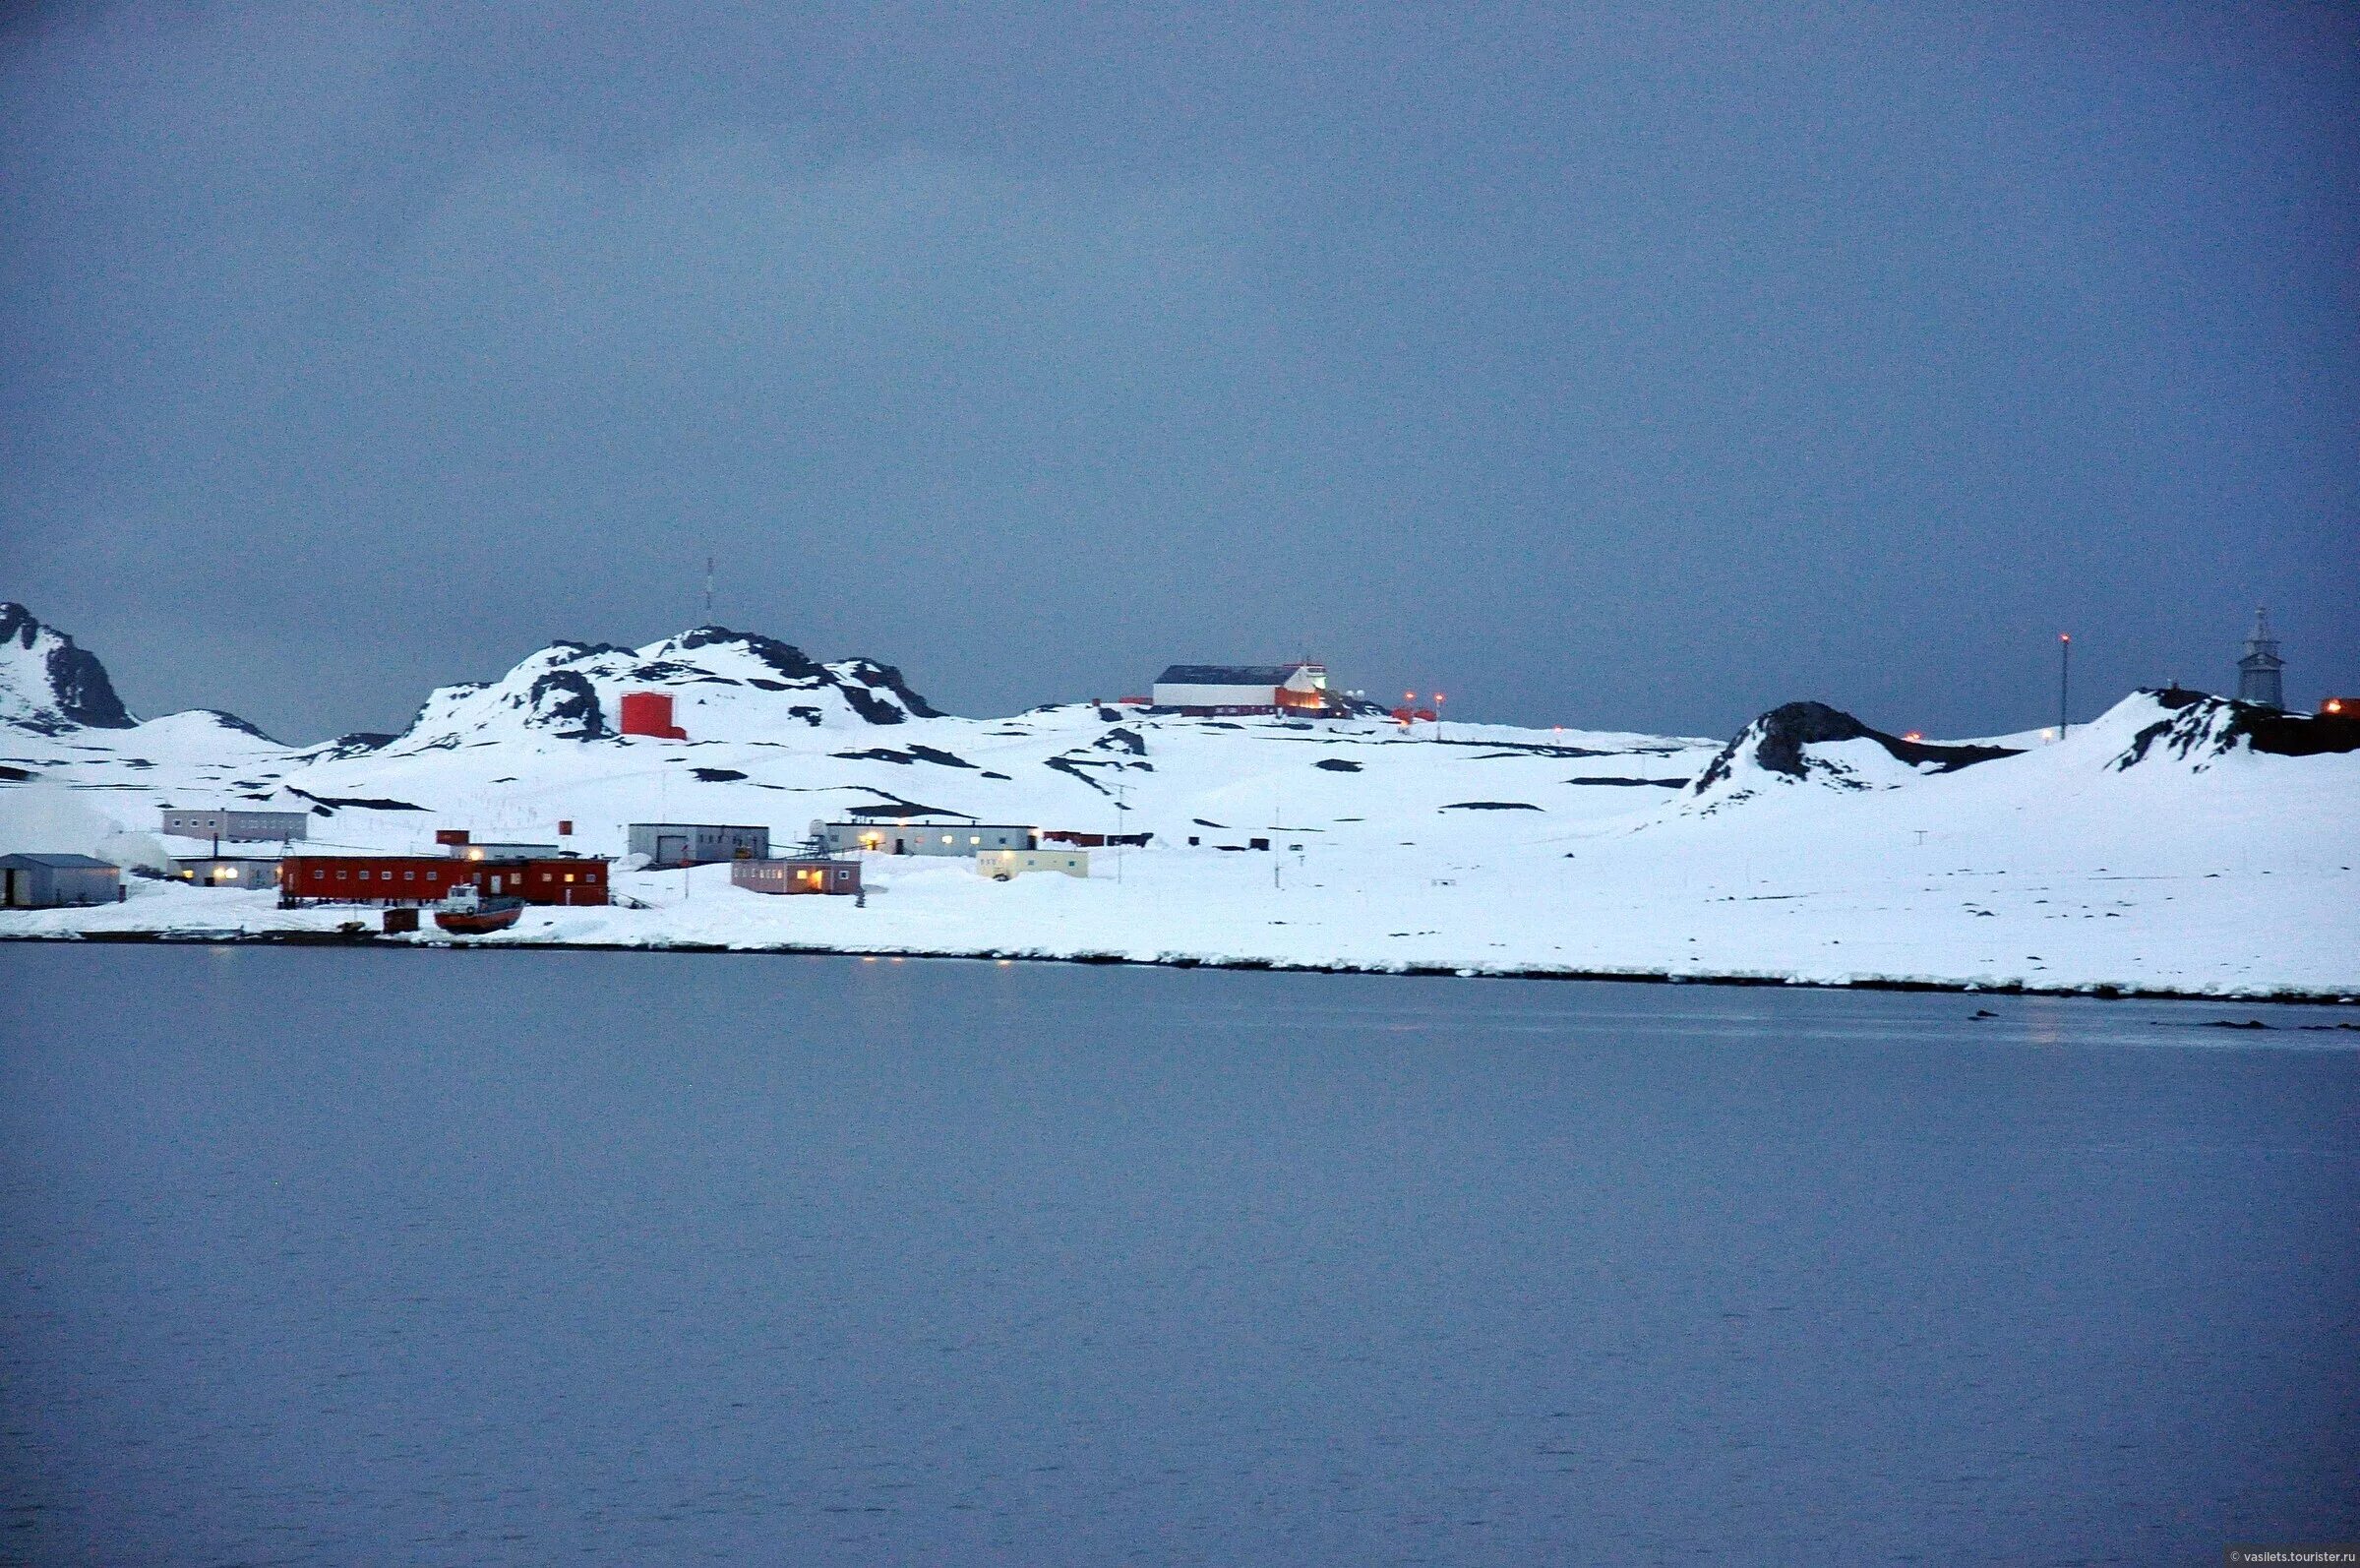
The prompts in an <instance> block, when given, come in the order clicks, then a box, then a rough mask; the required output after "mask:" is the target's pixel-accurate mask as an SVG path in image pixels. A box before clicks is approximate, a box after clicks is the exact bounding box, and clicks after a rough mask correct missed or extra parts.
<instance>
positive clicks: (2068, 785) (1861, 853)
mask: <svg viewBox="0 0 2360 1568" xmlns="http://www.w3.org/2000/svg"><path fill="white" fill-rule="evenodd" d="M25 619H26V622H27V623H30V618H29V617H28V618H25ZM30 626H31V627H32V631H31V633H30V640H27V641H26V642H25V644H24V645H25V647H26V649H27V650H28V651H30V650H34V649H44V648H45V649H54V648H56V647H61V646H66V647H70V643H68V642H66V640H65V639H63V638H62V637H59V636H57V634H55V633H49V632H48V631H47V629H44V628H40V627H38V624H37V623H30ZM15 634H16V635H19V636H22V635H23V633H15ZM75 651H76V652H77V653H78V654H79V650H75ZM80 657H81V658H83V659H88V657H89V656H88V655H87V654H82V655H80ZM51 662H52V661H51V660H49V659H48V658H47V657H46V655H44V656H43V657H42V658H41V659H39V660H37V661H32V663H31V664H30V665H29V664H28V663H26V662H25V661H20V663H19V664H17V665H13V666H10V667H9V669H8V671H7V672H6V673H7V674H8V678H9V679H10V680H12V681H22V680H23V679H24V677H23V675H22V671H23V670H25V669H27V668H29V667H30V668H37V669H38V670H39V671H40V672H41V673H42V677H43V679H44V680H47V679H48V677H47V671H48V669H49V667H50V663H51ZM78 668H82V667H78ZM104 679H105V678H104V672H103V671H102V670H98V669H96V666H95V661H94V660H92V661H91V663H90V665H89V666H88V667H87V668H82V673H81V674H80V676H79V677H78V680H79V682H80V685H79V686H77V687H76V688H75V690H77V691H79V692H81V693H84V694H85V695H83V696H81V697H80V698H78V699H77V704H74V705H70V704H68V703H67V702H66V701H65V700H64V699H63V698H61V696H60V695H59V694H58V689H57V688H56V687H55V685H54V684H50V685H42V686H39V687H37V688H33V689H26V690H19V689H14V688H12V689H11V691H10V692H9V693H7V694H4V695H0V700H5V701H6V702H7V703H9V704H10V705H9V706H7V707H5V708H4V709H0V712H5V713H6V714H8V715H10V716H11V717H9V718H7V719H0V737H6V738H11V739H13V743H14V744H11V745H8V746H6V747H5V748H0V750H4V751H5V755H0V766H5V767H7V768H8V769H9V770H10V772H9V774H8V775H7V776H8V777H10V778H12V779H15V780H16V781H17V785H16V787H14V788H11V789H5V790H0V849H53V850H55V849H70V850H85V851H89V850H91V849H93V848H96V847H98V846H100V845H101V844H111V845H112V853H113V854H114V855H115V856H116V858H119V859H130V858H137V857H134V856H129V855H127V854H126V853H125V845H126V844H127V843H133V842H136V840H137V838H138V836H139V835H141V834H143V833H146V832H148V831H149V830H151V829H152V828H153V826H154V824H155V812H156V810H157V809H158V808H159V807H161V806H163V805H166V804H170V805H175V806H210V805H248V804H251V805H255V806H262V807H270V808H282V809H283V808H295V809H302V810H305V811H308V812H310V813H311V814H312V818H313V835H314V839H315V841H316V842H320V843H325V844H341V845H350V846H354V847H357V848H368V849H381V850H412V849H426V848H428V847H429V846H430V845H431V843H432V840H433V836H434V831H435V830H436V829H437V828H441V827H468V828H471V829H474V830H475V831H476V832H477V834H478V835H479V836H483V837H498V838H524V837H531V838H546V837H548V836H550V835H551V834H552V833H553V831H554V828H555V824H556V823H557V822H559V821H560V820H571V821H572V822H573V823H574V824H575V838H574V840H573V842H574V844H575V846H576V847H577V848H579V849H581V850H584V851H586V852H592V853H606V854H618V855H619V854H621V853H622V851H623V849H624V847H625V836H624V835H625V825H626V824H627V823H629V822H632V821H645V820H659V819H660V820H681V821H703V822H751V823H761V824H765V825H768V826H769V827H771V828H772V830H773V836H774V838H776V839H779V840H782V841H791V840H793V839H795V838H798V837H800V836H801V835H802V833H803V831H804V830H805V828H806V826H807V824H808V823H810V822H811V821H813V820H814V819H816V818H821V817H842V816H845V815H847V814H869V815H875V814H886V815H892V814H911V815H917V814H930V813H931V814H948V815H956V816H961V817H966V818H970V819H975V820H984V821H999V822H1021V823H1029V824H1034V825H1037V826H1041V827H1045V828H1067V829H1077V830H1082V831H1096V832H1108V831H1122V832H1133V833H1135V832H1148V833H1152V834H1153V835H1154V838H1153V840H1152V842H1151V843H1150V844H1149V846H1148V847H1147V848H1145V849H1144V850H1138V849H1134V850H1129V851H1126V852H1123V853H1122V854H1121V855H1119V856H1117V855H1116V854H1115V853H1114V852H1111V851H1102V852H1101V853H1100V855H1099V857H1098V864H1097V866H1096V868H1095V872H1094V875H1093V877H1092V878H1091V879H1090V880H1089V881H1086V882H1076V881H1073V880H1071V879H1069V878H1064V877H1041V878H1023V879H1020V880H1018V881H1017V882H1014V883H1010V884H1005V885H1001V884H996V883H992V882H989V881H986V880H983V879H981V878H979V877H977V876H975V875H974V874H973V873H972V871H971V870H969V869H968V868H967V867H966V866H965V864H964V863H961V862H930V863H915V862H908V861H901V862H895V861H891V860H883V861H873V863H872V865H871V867H870V869H869V881H870V885H871V886H872V888H873V889H874V890H875V892H876V896H874V897H872V898H871V899H870V900H869V902H868V904H867V906H866V907H859V908H856V907H855V906H853V905H852V904H851V903H850V902H849V901H845V900H831V899H779V898H764V897H762V896H760V895H756V894H752V893H746V892H741V891H739V890H737V889H734V888H731V887H730V886H729V885H728V878H727V872H726V869H725V868H707V869H704V870H701V871H698V872H695V873H691V874H682V873H678V872H670V873H664V874H635V875H634V874H626V875H624V876H623V877H622V878H621V880H620V886H621V888H622V890H623V891H625V892H626V893H628V894H631V895H633V896H635V898H637V899H638V900H639V901H641V902H643V903H645V904H647V905H649V906H651V907H648V908H645V909H630V908H619V909H611V910H575V911H557V910H552V911H536V912H534V913H533V914H531V915H529V916H528V917H527V918H526V920H525V922H524V923H523V924H521V925H520V926H519V927H518V928H517V929H516V931H515V933H514V935H513V936H512V937H511V938H507V939H514V940H520V941H533V940H546V941H560V940H562V941H581V942H612V943H623V944H645V943H665V942H679V943H712V944H718V945H727V946H755V947H760V946H789V947H792V946H807V947H830V948H841V949H848V950H868V951H879V952H938V953H1002V954H1041V955H1049V956H1075V955H1085V954H1088V955H1113V956H1120V957H1132V958H1141V959H1165V960H1173V961H1215V962H1255V963H1262V962H1267V963H1282V964H1305V965H1314V966H1328V965H1344V966H1352V967H1364V968H1378V969H1401V968H1419V969H1436V968H1439V969H1446V970H1467V971H1471V972H1479V973H1480V972H1559V973H1631V974H1658V975H1666V976H1672V977H1694V978H1700V979H1703V978H1727V977H1748V978H1762V979H1802V980H1811V981H1826V982H1845V981H1860V980H1887V981H1892V980H1901V981H1921V982H1929V983H1940V984H1960V985H1988V986H2011V985H2022V986H2032V987H2040V988H2054V989H2088V988H2099V987H2116V988H2121V989H2125V990H2132V989H2145V990H2168V991H2192V992H2201V991H2238V992H2293V993H2301V994H2307V995H2338V994H2360V916H2356V915H2355V911H2356V910H2360V874H2355V873H2354V872H2353V871H2352V869H2351V865H2350V864H2347V863H2348V862H2350V861H2351V860H2352V857H2351V856H2350V855H2349V854H2348V853H2343V852H2336V851H2333V850H2331V849H2327V848H2324V846H2327V845H2330V844H2331V843H2332V842H2333V841H2334V839H2335V838H2336V836H2337V835H2338V834H2340V833H2341V828H2340V826H2338V825H2337V824H2342V823H2348V822H2349V821H2351V820H2352V819H2354V814H2355V813H2354V808H2355V807H2360V755H2355V754H2348V753H2327V754H2318V753H2320V751H2321V746H2322V743H2323V737H2325V738H2326V740H2329V741H2332V740H2333V739H2334V736H2332V735H2330V734H2329V732H2328V731H2325V730H2322V729H2320V728H2319V727H2318V726H2317V725H2316V724H2315V723H2314V721H2308V720H2300V719H2290V718H2286V717H2284V716H2281V715H2273V714H2269V713H2266V712H2264V711H2262V710H2257V709H2253V708H2250V707H2245V706H2243V705H2240V704H2237V703H2231V702H2225V701H2223V700H2221V699H2219V698H2215V697H2209V696H2204V695H2202V694H2194V693H2186V692H2176V691H2166V692H2152V693H2141V694H2134V695H2133V696H2131V697H2128V698H2126V699H2125V700H2124V701H2123V702H2122V703H2120V704H2118V705H2117V706H2116V707H2115V708H2114V709H2113V710H2112V711H2110V712H2109V713H2107V714H2106V715H2104V716H2103V717H2102V718H2100V719H2099V720H2098V721H2096V722H2095V723H2092V724H2090V725H2088V726H2084V727H2082V728H2079V729H2077V730H2076V731H2075V732H2074V733H2073V734H2072V735H2071V736H2070V738H2068V739H2067V740H2065V741H2063V742H2061V743H2058V744H2054V745H2042V744H2038V743H2037V742H2036V741H2035V740H2033V739H2030V738H2026V739H2023V740H2019V741H2006V742H2001V743H1975V744H1960V743H1952V744H1943V743H1927V742H1918V741H1909V740H1903V739H1899V738H1897V737H1894V736H1891V735H1887V734H1884V733H1883V732H1880V731H1877V730H1875V729H1873V728H1871V727H1869V726H1866V725H1863V724H1861V723H1860V722H1859V721H1858V720H1856V719H1853V718H1851V717H1850V716H1849V715H1847V714H1844V713H1842V712H1841V711H1839V710H1836V709H1833V708H1828V707H1824V706H1821V705H1819V704H1813V703H1797V704H1790V705H1789V706H1787V707H1784V708H1780V709H1776V710H1774V711H1773V712H1771V713H1767V714H1765V715H1763V717H1762V718H1761V719H1759V720H1757V721H1755V722H1754V723H1753V724H1752V725H1749V726H1748V727H1747V728H1746V729H1745V730H1744V731H1743V732H1742V733H1741V734H1740V735H1739V736H1737V737H1736V738H1735V739H1734V740H1733V741H1731V742H1730V743H1728V744H1727V745H1725V746H1723V745H1720V744H1718V743H1715V742H1712V741H1707V740H1699V739H1694V738H1685V737H1664V736H1649V735H1632V734H1602V733H1596V732H1576V731H1534V730H1521V729H1512V728H1507V727H1500V726H1471V725H1459V724H1452V725H1449V726H1447V727H1446V728H1438V727H1437V726H1433V725H1425V724H1422V725H1419V726H1417V727H1416V728H1415V729H1414V730H1410V731H1405V730H1403V729H1402V728H1400V727H1398V726H1396V725H1393V724H1391V723H1388V722H1384V721H1382V720H1378V719H1372V718H1363V717H1355V718H1344V719H1333V720H1322V721H1307V720H1301V719H1288V720H1281V719H1276V718H1271V719H1194V718H1184V717H1180V716H1178V715H1172V714H1160V713H1154V712H1150V711H1147V710H1144V709H1140V708H1135V707H1109V706H1100V705H1097V704H1093V703H1070V704H1060V705H1054V706H1050V707H1045V708H1040V709H1036V710H1034V711H1032V712H1028V713H1022V714H1017V715H1014V716H1012V717H1008V718H996V719H974V718H963V717H956V716H950V715H943V714H939V713H937V712H936V711H935V710H934V709H933V708H932V707H931V706H930V705H929V704H928V703H927V702H926V701H925V700H924V699H923V698H922V697H920V696H918V695H917V694H916V693H914V692H913V691H911V690H910V688H909V686H908V685H907V684H906V683H905V682H904V681H903V680H902V679H901V677H900V675H899V674H898V673H897V672H896V671H894V670H893V669H891V668H890V667H888V666H885V665H881V664H877V663H874V662H871V661H867V660H845V661H838V662H832V663H821V662H818V661H817V660H814V659H811V658H809V657H808V656H806V655H805V654H803V653H802V652H800V651H798V650H797V649H795V648H792V647H790V646H788V645H787V644H785V643H782V642H777V641H774V640H772V639H769V638H766V637H759V636H755V635H751V634H748V633H736V632H730V631H726V630H723V629H720V628H710V627H707V628H698V629H696V630H694V631H690V632H686V633H681V634H679V635H678V636H674V637H668V638H665V639H663V640H661V641H659V642H654V643H650V644H648V645H647V646H645V647H642V648H637V649H625V648H617V647H609V646H594V645H589V644H583V643H571V642H562V643H556V644H553V645H552V646H550V647H548V648H545V649H543V650H541V651H540V652H538V653H535V654H533V655H531V656H530V657H528V658H526V659H524V660H522V661H521V662H519V663H518V664H517V666H516V667H515V668H514V669H513V670H511V671H510V672H508V673H507V674H506V675H504V676H502V677H501V678H500V679H499V680H497V681H493V682H490V683H487V684H484V685H480V686H460V687H450V688H445V689H443V690H441V691H438V692H436V693H434V694H432V695H431V696H430V697H429V698H428V699H427V701H426V703H425V704H424V706H423V707H422V708H421V709H420V711H419V714H418V716H417V718H416V719H415V720H414V721H413V722H412V723H411V725H410V726H409V727H408V728H407V729H406V730H404V731H403V732H402V733H401V734H400V735H398V736H394V737H369V736H354V737H345V738H344V739H342V740H341V741H338V742H333V743H328V744H326V745H321V746H313V747H291V746H285V745H281V744H280V743H277V742H275V741H272V740H271V739H270V738H268V737H266V736H263V735H261V734H260V733H259V732H257V731H255V730H253V729H252V727H250V726H246V725H243V724H241V723H240V722H239V721H237V720H235V719H233V718H230V717H228V716H226V715H221V714H214V713H205V712H196V713H183V714H175V715H170V716H168V717H165V718H161V719H152V720H149V721H146V722H145V723H136V722H133V721H131V720H130V718H129V716H128V715H123V716H122V723H121V724H120V725H101V724H97V723H93V722H89V721H87V720H77V719H76V718H74V717H73V716H72V715H73V713H74V712H76V711H81V712H85V713H104V712H105V711H106V709H105V708H104V705H103V704H101V703H98V702H96V701H94V700H93V699H92V698H91V696H90V695H88V694H90V693H92V692H95V691H103V690H106V689H105V687H104ZM627 691H663V692H668V693H670V694H672V696H673V699H674V717H675V720H676V722H677V723H678V724H679V725H680V727H681V728H683V729H684V730H685V731H686V732H687V735H688V739H686V740H685V741H667V740H655V739H649V738H645V737H637V736H629V737H627V736H620V735H618V734H616V733H615V727H616V714H617V710H618V707H619V704H620V699H621V696H622V694H624V693H625V692H627ZM107 695H108V697H109V698H111V691H108V692H107ZM116 711H119V704H118V705H117V707H116ZM19 713H24V714H27V715H30V718H29V720H27V721H24V722H19V721H17V720H16V718H15V717H14V715H17V714H19ZM2337 733H2341V732H2337ZM2339 744H2345V745H2349V744H2350V742H2349V741H2348V739H2347V740H2345V741H2343V742H2341V743H2339ZM2306 751H2310V752H2312V753H2314V754H2302V753H2304V752H2306ZM61 803H65V804H62V805H61ZM68 805H70V807H71V809H70V810H69V809H66V807H67V806H68ZM69 838H70V839H74V840H76V841H73V842H65V841H61V840H63V839H69ZM1255 839H1262V840H1265V841H1268V842H1269V843H1271V844H1272V846H1273V848H1272V849H1271V850H1270V851H1268V852H1256V851H1254V850H1251V849H1250V848H1247V847H1246V846H1248V845H1249V844H1250V843H1251V842H1252V841H1253V840H1255ZM36 840H37V841H36ZM137 891H138V896H136V897H134V898H133V899H132V900H131V901H130V902H128V903H126V904H124V905H121V906H117V907H115V908H111V909H106V910H100V911H91V912H52V913H38V914H36V913H15V914H0V935H9V934H21V935H36V934H42V933H61V934H62V933H66V932H71V931H77V930H102V929H108V928H117V929H126V930H132V929H179V930H213V931H269V930H297V929H312V928H324V929H333V927H334V926H335V924H336V923H337V921H338V920H341V919H348V918H350V913H349V912H335V911H287V912H282V911H279V910H277V909H276V908H275V907H274V902H273V900H272V897H271V896H270V895H269V894H262V893H238V892H231V891H219V890H210V889H208V890H198V889H190V888H183V887H165V886H160V885H157V884H154V883H140V884H138V886H137Z"/></svg>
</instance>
